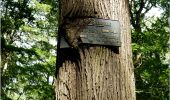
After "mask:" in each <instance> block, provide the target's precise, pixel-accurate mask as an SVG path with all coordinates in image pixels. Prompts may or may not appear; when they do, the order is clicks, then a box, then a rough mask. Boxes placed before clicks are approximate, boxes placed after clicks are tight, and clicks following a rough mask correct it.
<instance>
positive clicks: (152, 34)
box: [129, 0, 170, 100]
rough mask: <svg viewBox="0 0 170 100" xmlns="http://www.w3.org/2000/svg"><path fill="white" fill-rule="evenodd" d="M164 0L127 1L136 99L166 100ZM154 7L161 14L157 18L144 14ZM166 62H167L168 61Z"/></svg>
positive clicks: (166, 8)
mask: <svg viewBox="0 0 170 100" xmlns="http://www.w3.org/2000/svg"><path fill="white" fill-rule="evenodd" d="M168 3H169V1H168V0H154V1H151V0H130V3H129V6H130V9H129V10H130V15H131V25H132V26H133V29H132V42H133V43H132V46H133V62H134V67H135V77H136V78H135V79H136V89H137V100H143V99H147V100H148V99H149V100H168V93H169V89H168V77H169V75H168V73H169V69H168V63H167V62H165V61H164V60H165V59H166V58H165V54H166V53H167V52H168V40H169V38H170V34H169V29H168V9H169V7H168ZM154 7H160V8H161V9H162V10H163V13H162V14H161V16H160V17H159V18H156V17H154V16H153V17H150V18H148V17H146V16H145V15H146V14H147V13H148V12H149V11H150V10H151V9H152V8H154ZM169 63H170V62H169Z"/></svg>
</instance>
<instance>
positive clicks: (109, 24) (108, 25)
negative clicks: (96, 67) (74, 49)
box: [80, 18, 121, 46]
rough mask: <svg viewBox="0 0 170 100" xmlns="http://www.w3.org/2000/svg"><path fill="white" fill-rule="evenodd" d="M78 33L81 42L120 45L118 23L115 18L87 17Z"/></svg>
mask: <svg viewBox="0 0 170 100" xmlns="http://www.w3.org/2000/svg"><path fill="white" fill-rule="evenodd" d="M89 20H90V23H89V24H88V25H87V26H84V28H83V29H82V32H81V33H80V38H81V41H82V43H86V44H98V45H108V46H121V38H120V37H121V32H120V23H119V21H117V20H108V19H97V18H89Z"/></svg>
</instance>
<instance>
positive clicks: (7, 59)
mask: <svg viewBox="0 0 170 100" xmlns="http://www.w3.org/2000/svg"><path fill="white" fill-rule="evenodd" d="M2 1H3V2H2V7H3V9H2V16H1V25H2V26H1V28H2V29H1V30H2V34H1V47H2V48H1V50H2V53H1V56H2V61H1V63H2V67H1V79H2V87H1V90H2V94H1V95H2V97H1V99H2V100H8V99H9V100H10V99H14V100H23V99H25V98H26V99H29V100H30V99H33V100H41V99H46V100H51V99H54V97H55V95H54V91H53V88H54V87H53V80H52V77H53V76H54V71H55V61H56V53H55V48H56V43H52V42H51V41H55V39H56V29H57V28H56V26H57V21H56V16H57V15H56V14H57V9H56V5H57V1H55V0H52V1H50V0H46V1H45V0H44V1H41V2H38V1H37V0H2ZM50 79H51V80H50Z"/></svg>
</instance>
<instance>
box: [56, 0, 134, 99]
mask: <svg viewBox="0 0 170 100" xmlns="http://www.w3.org/2000/svg"><path fill="white" fill-rule="evenodd" d="M60 9H61V13H60V17H61V19H60V21H61V22H60V27H59V40H58V42H60V37H61V36H63V37H65V39H66V41H67V42H68V43H69V45H70V46H71V48H64V49H61V48H59V47H60V45H58V48H57V52H58V55H57V57H58V58H57V77H56V79H57V80H56V82H55V85H56V100H135V99H136V97H135V81H134V71H133V64H132V51H131V34H130V19H129V12H128V0H61V7H60ZM87 18H102V19H111V20H118V21H119V22H120V26H121V40H122V43H121V47H107V46H99V45H78V41H79V34H80V29H81V27H82V26H84V25H86V24H87V21H88V20H86V19H87Z"/></svg>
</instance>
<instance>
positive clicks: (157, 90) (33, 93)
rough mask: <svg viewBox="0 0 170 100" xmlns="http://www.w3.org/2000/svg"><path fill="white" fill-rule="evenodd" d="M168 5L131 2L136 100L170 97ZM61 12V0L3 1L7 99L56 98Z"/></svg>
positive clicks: (3, 70)
mask: <svg viewBox="0 0 170 100" xmlns="http://www.w3.org/2000/svg"><path fill="white" fill-rule="evenodd" d="M169 4H170V1H168V0H129V12H130V19H131V30H132V51H133V64H134V68H135V69H134V71H135V80H136V95H137V100H144V99H146V100H168V99H169V86H168V85H169V67H170V65H169V64H170V49H169V48H170V34H169V31H170V28H169V27H170V26H169V25H168V17H169V15H170V12H169ZM155 9H156V11H155ZM58 12H59V1H58V0H2V1H1V35H0V36H1V99H2V100H25V99H26V100H42V99H44V100H53V99H55V91H54V86H53V84H54V77H55V69H56V56H57V55H56V52H57V51H56V47H57V46H56V45H57V42H56V38H57V32H58V16H59V15H58V14H59V13H58ZM157 15H158V16H157ZM169 22H170V17H169ZM168 66H169V67H168Z"/></svg>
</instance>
